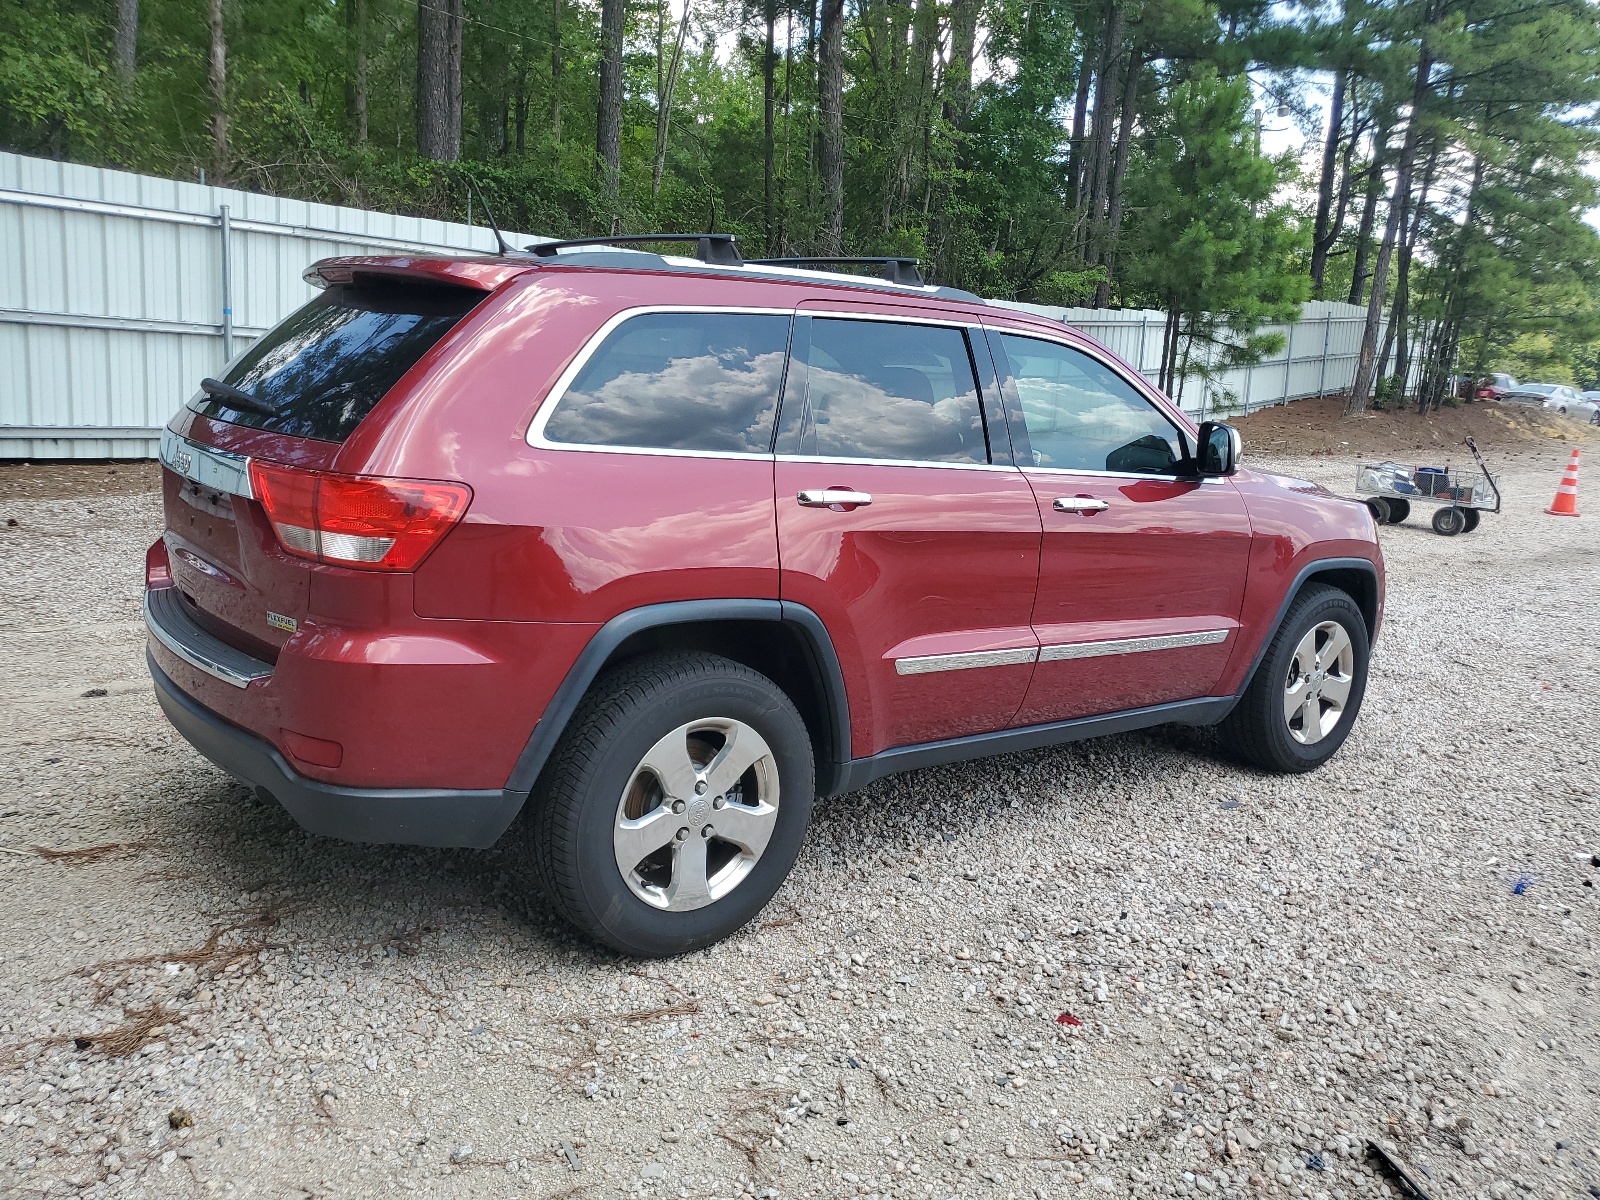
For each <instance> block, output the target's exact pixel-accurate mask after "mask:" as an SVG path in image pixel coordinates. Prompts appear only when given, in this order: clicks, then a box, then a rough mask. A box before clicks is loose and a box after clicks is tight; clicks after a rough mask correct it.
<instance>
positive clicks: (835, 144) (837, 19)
mask: <svg viewBox="0 0 1600 1200" xmlns="http://www.w3.org/2000/svg"><path fill="white" fill-rule="evenodd" d="M819 40H820V42H821V45H820V47H819V52H818V61H817V108H818V110H819V111H820V112H821V114H822V138H821V144H820V145H819V147H818V154H817V158H818V160H819V161H818V165H819V166H820V167H821V168H822V209H823V213H822V230H821V236H820V238H819V239H818V240H819V244H820V250H821V252H822V253H823V254H839V253H841V252H842V251H843V249H844V110H843V106H844V0H822V30H821V36H820V39H819Z"/></svg>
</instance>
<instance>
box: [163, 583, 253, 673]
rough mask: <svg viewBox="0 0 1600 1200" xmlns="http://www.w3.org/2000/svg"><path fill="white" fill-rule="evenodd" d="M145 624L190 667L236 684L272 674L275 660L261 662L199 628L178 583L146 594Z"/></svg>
mask: <svg viewBox="0 0 1600 1200" xmlns="http://www.w3.org/2000/svg"><path fill="white" fill-rule="evenodd" d="M144 624H145V628H146V629H148V630H149V631H150V636H151V637H152V638H154V639H155V640H156V641H158V642H160V643H161V644H162V645H163V646H165V647H166V648H167V649H168V650H170V651H172V652H173V653H174V654H176V655H177V656H178V657H179V658H181V659H183V661H184V662H186V663H188V664H189V665H190V666H191V667H194V668H196V669H198V670H201V671H204V672H205V673H206V674H207V675H210V676H211V677H212V678H213V679H220V680H222V682H223V683H226V684H229V685H231V686H232V687H236V688H247V687H249V686H250V685H251V684H252V683H255V682H257V681H258V680H262V679H271V678H272V664H271V663H268V662H262V661H261V660H260V659H259V658H255V657H253V656H251V655H249V654H246V653H245V652H244V651H243V650H240V649H238V648H237V647H235V646H230V645H228V643H227V642H225V641H223V640H222V639H221V638H219V637H216V636H214V635H213V634H210V633H207V632H206V631H205V630H204V629H202V628H200V626H199V625H198V624H196V623H195V620H194V618H193V617H191V616H190V615H189V614H188V613H187V612H185V611H184V609H183V599H182V597H181V596H180V594H179V592H178V589H177V588H175V587H165V588H157V589H156V590H155V591H147V592H145V594H144Z"/></svg>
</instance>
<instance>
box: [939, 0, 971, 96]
mask: <svg viewBox="0 0 1600 1200" xmlns="http://www.w3.org/2000/svg"><path fill="white" fill-rule="evenodd" d="M977 40H978V0H951V4H950V61H949V63H948V64H947V65H946V66H945V69H944V94H945V119H946V120H948V121H949V122H950V123H951V124H952V125H955V126H956V127H957V128H959V127H961V126H962V125H964V124H966V120H967V118H968V117H969V116H971V115H972V58H973V52H974V49H975V47H976V45H977Z"/></svg>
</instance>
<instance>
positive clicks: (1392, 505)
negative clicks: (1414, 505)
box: [1389, 498, 1411, 525]
mask: <svg viewBox="0 0 1600 1200" xmlns="http://www.w3.org/2000/svg"><path fill="white" fill-rule="evenodd" d="M1410 515H1411V501H1409V500H1395V499H1393V498H1391V499H1390V501H1389V524H1391V525H1398V524H1400V522H1401V521H1404V520H1405V519H1406V518H1407V517H1409V516H1410Z"/></svg>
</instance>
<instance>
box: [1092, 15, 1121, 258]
mask: <svg viewBox="0 0 1600 1200" xmlns="http://www.w3.org/2000/svg"><path fill="white" fill-rule="evenodd" d="M1126 21H1127V18H1126V17H1125V16H1124V14H1123V11H1122V5H1121V4H1120V3H1116V2H1115V0H1113V7H1112V9H1111V16H1110V19H1109V20H1108V22H1107V27H1106V53H1105V63H1106V66H1105V69H1104V70H1103V71H1102V72H1101V73H1100V81H1099V83H1098V85H1097V86H1096V87H1095V90H1094V152H1093V154H1092V155H1091V160H1092V162H1093V164H1094V178H1093V181H1092V185H1091V188H1090V192H1089V213H1090V218H1089V261H1090V262H1099V261H1100V256H1101V252H1102V250H1103V248H1104V243H1105V216H1106V193H1107V192H1108V191H1109V190H1110V187H1111V128H1112V122H1113V120H1115V119H1116V115H1117V100H1118V93H1119V91H1120V87H1121V78H1122V77H1121V63H1122V32H1123V29H1124V27H1125V25H1126Z"/></svg>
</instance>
